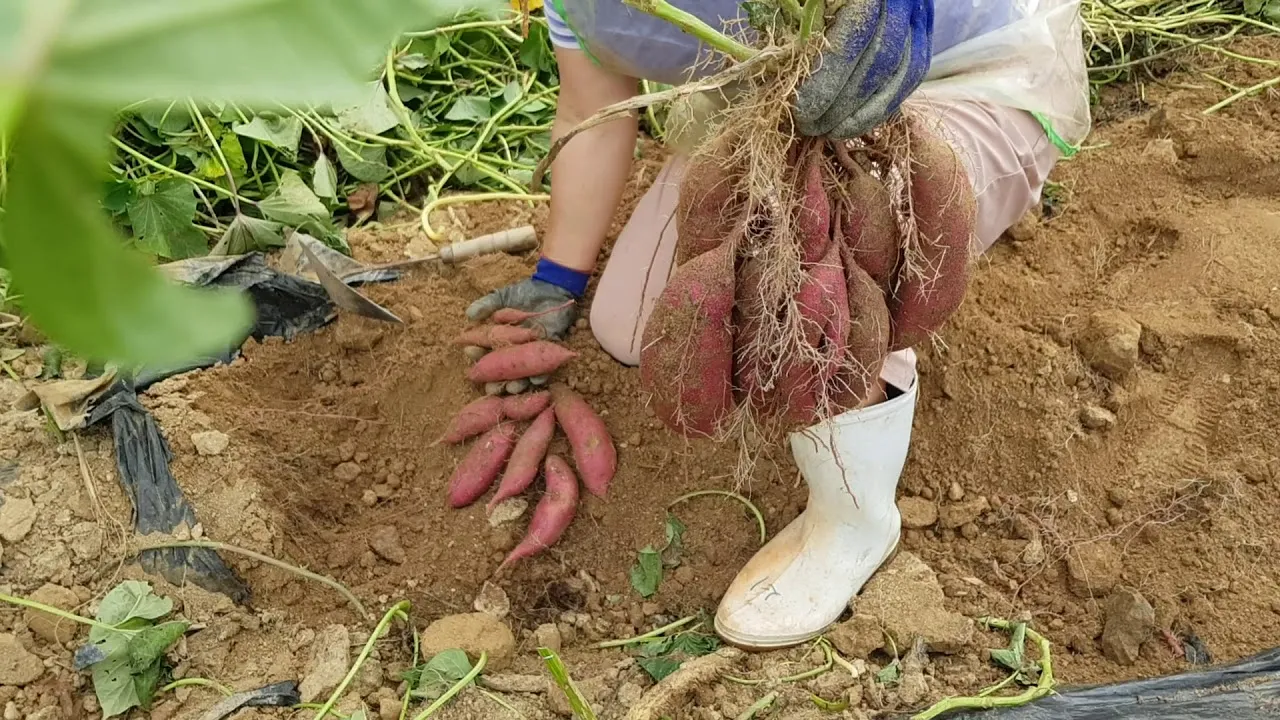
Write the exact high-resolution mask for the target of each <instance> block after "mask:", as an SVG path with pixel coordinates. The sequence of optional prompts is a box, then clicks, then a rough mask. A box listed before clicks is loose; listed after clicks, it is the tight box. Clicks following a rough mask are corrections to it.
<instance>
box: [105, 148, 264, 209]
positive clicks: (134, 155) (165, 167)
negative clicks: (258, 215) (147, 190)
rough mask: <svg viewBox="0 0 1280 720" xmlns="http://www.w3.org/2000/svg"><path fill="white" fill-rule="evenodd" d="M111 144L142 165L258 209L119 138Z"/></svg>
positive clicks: (250, 201)
mask: <svg viewBox="0 0 1280 720" xmlns="http://www.w3.org/2000/svg"><path fill="white" fill-rule="evenodd" d="M111 143H112V144H113V145H115V146H116V147H117V148H119V149H121V150H123V151H124V152H125V153H127V154H128V155H129V156H130V157H132V158H133V159H135V160H137V161H138V162H140V163H142V164H143V165H146V166H148V167H150V168H153V169H155V170H159V171H160V172H162V173H166V174H169V175H173V176H174V177H179V178H182V179H184V180H187V181H190V182H192V183H194V184H196V185H199V186H200V187H202V188H205V189H206V190H211V191H213V192H216V193H218V194H219V195H222V196H224V197H229V198H235V199H237V200H239V201H241V202H245V203H248V204H250V205H253V206H254V207H257V205H258V203H256V202H254V201H253V200H250V199H249V198H247V197H243V196H240V195H237V194H236V193H233V192H231V191H230V190H228V189H226V188H224V187H222V186H221V185H215V184H213V183H211V182H208V181H207V180H202V179H200V178H198V177H195V176H193V175H188V174H186V173H184V172H182V171H181V170H175V169H174V168H171V167H169V166H168V165H164V164H162V163H158V162H156V161H155V160H152V159H151V158H149V157H147V156H146V155H143V154H142V153H140V152H138V151H137V150H134V149H133V148H131V147H129V146H128V145H126V144H125V143H123V142H121V141H120V140H119V138H114V137H113V138H111Z"/></svg>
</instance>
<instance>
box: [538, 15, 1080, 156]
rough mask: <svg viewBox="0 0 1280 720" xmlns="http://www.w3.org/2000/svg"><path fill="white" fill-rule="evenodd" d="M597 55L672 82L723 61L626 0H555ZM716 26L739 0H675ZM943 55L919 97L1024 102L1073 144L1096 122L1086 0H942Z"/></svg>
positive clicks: (938, 22)
mask: <svg viewBox="0 0 1280 720" xmlns="http://www.w3.org/2000/svg"><path fill="white" fill-rule="evenodd" d="M550 1H551V2H552V3H553V5H554V6H555V9H556V11H557V12H558V13H559V14H560V16H561V17H563V18H564V19H565V22H566V23H567V24H568V25H569V28H570V29H571V30H572V31H573V33H574V35H575V36H576V37H577V39H578V42H579V43H580V44H581V46H582V48H583V49H584V50H585V51H586V52H587V54H588V55H590V56H591V57H592V58H593V59H594V60H595V61H596V62H598V63H599V64H601V65H603V66H604V67H607V68H609V69H611V70H613V71H615V72H619V73H622V74H624V75H628V76H631V77H637V78H644V79H647V80H653V81H657V82H663V83H668V84H679V83H682V82H687V81H688V80H690V79H692V78H696V77H698V76H700V75H705V74H707V72H709V71H712V70H714V69H715V68H716V67H717V61H716V58H715V56H714V54H713V53H712V51H710V49H709V48H707V47H706V46H705V45H703V44H702V43H701V42H699V41H698V40H697V39H695V38H693V37H692V36H690V35H686V34H685V33H683V32H681V31H680V30H679V29H677V28H676V27H675V26H673V25H671V24H669V23H667V22H666V21H663V20H659V19H657V18H655V17H652V16H650V15H647V14H645V13H643V12H640V11H639V10H635V9H633V8H630V7H628V6H626V5H624V4H623V3H622V0H550ZM670 2H671V4H673V5H675V6H676V7H678V8H680V9H682V10H685V11H687V12H690V13H692V14H693V15H695V16H697V17H698V18H699V19H701V20H702V21H703V22H706V23H707V24H709V25H711V26H712V27H717V28H722V27H735V23H736V27H745V20H744V19H743V18H744V15H743V12H742V10H741V6H740V2H739V0H670ZM933 32H934V34H933V53H934V55H933V61H932V64H931V67H930V71H929V74H928V75H927V76H926V77H925V81H924V83H923V84H922V85H921V86H920V88H919V89H918V90H917V91H916V93H915V94H914V95H913V96H912V97H913V98H924V99H936V100H951V101H954V100H970V101H976V102H987V103H992V104H996V105H1002V106H1006V107H1014V108H1018V109H1022V110H1026V111H1027V112H1030V113H1032V114H1033V115H1035V116H1036V118H1037V119H1039V120H1040V123H1041V125H1042V126H1044V128H1045V131H1046V132H1047V133H1048V134H1049V137H1050V139H1051V140H1053V142H1054V144H1056V145H1058V147H1059V149H1060V150H1062V151H1063V153H1064V154H1068V155H1069V154H1071V152H1073V151H1072V146H1073V145H1075V144H1078V143H1079V142H1080V141H1081V140H1083V139H1084V137H1085V135H1087V134H1088V132H1089V120H1090V118H1089V89H1088V76H1087V74H1086V69H1085V56H1084V45H1083V43H1082V41H1081V37H1082V34H1081V33H1082V27H1081V23H1080V0H935V7H934V31H933Z"/></svg>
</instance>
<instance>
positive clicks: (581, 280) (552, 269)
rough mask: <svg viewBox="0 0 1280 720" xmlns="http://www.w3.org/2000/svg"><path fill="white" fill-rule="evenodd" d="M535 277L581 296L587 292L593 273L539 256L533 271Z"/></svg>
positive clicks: (573, 294) (571, 293)
mask: <svg viewBox="0 0 1280 720" xmlns="http://www.w3.org/2000/svg"><path fill="white" fill-rule="evenodd" d="M533 279H534V280H538V281H541V282H544V283H547V284H550V285H555V286H556V287H558V288H560V289H561V290H564V291H565V292H567V293H569V294H570V295H572V296H574V297H575V298H581V297H582V296H583V295H584V294H586V292H587V283H588V282H590V281H591V273H585V272H582V271H581V270H574V269H573V268H569V267H565V266H564V265H561V264H559V263H557V262H554V261H552V260H548V259H547V258H538V266H537V268H536V269H535V270H534V271H533Z"/></svg>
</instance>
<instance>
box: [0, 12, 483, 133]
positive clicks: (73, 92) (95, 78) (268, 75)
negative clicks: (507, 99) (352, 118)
mask: <svg viewBox="0 0 1280 720" xmlns="http://www.w3.org/2000/svg"><path fill="white" fill-rule="evenodd" d="M3 4H4V5H12V3H11V2H6V3H3ZM482 4H488V3H483V2H465V3H464V2H463V1H462V0H364V2H359V3H352V2H350V0H182V2H173V0H79V2H75V1H74V0H26V6H27V11H28V13H29V14H30V15H29V16H28V18H27V22H26V23H22V26H23V28H24V30H26V29H28V28H29V31H28V32H26V33H24V34H22V35H18V34H14V35H13V40H14V41H15V42H16V40H17V39H18V38H19V37H21V38H22V40H23V44H22V46H21V48H20V50H19V51H18V52H15V53H14V57H13V67H12V68H9V67H5V68H0V76H5V77H6V78H12V79H14V80H16V81H17V82H18V83H19V84H25V85H27V86H28V87H31V86H34V85H37V84H38V85H39V87H40V90H41V91H42V92H44V93H47V94H48V95H50V96H53V97H58V98H61V99H65V100H75V101H77V102H87V103H92V104H95V105H99V106H114V107H123V106H125V105H128V104H130V103H133V102H137V101H138V100H141V99H144V98H183V97H188V96H190V97H195V98H196V99H197V100H206V99H208V100H235V101H237V102H239V103H241V104H244V105H247V106H254V107H261V108H270V107H275V106H276V104H277V103H280V104H284V105H301V104H310V103H316V104H319V103H334V104H335V105H337V106H339V107H341V106H343V105H349V104H354V103H357V102H360V101H361V99H362V95H363V93H364V90H365V83H366V82H367V81H368V75H369V71H370V69H371V68H373V67H374V66H375V65H377V63H378V61H379V60H380V59H381V58H382V56H383V55H384V53H385V52H386V46H387V43H388V42H390V41H391V39H392V38H393V37H394V36H395V34H396V32H397V31H398V30H401V29H403V28H405V27H410V26H413V27H426V26H430V25H434V24H436V23H438V22H439V21H441V20H443V19H446V18H448V17H450V16H451V15H452V14H454V13H455V12H456V11H458V10H459V9H461V8H462V7H464V6H472V7H475V6H478V5H482ZM43 23H51V24H52V27H49V28H48V30H47V34H45V35H41V34H39V33H36V32H35V31H36V29H37V28H39V29H45V27H44V26H43ZM5 39H7V36H6V35H0V40H5ZM46 54H47V55H48V59H47V62H46V63H43V64H42V63H40V62H31V63H30V64H27V63H28V62H29V61H31V60H35V59H43V57H44V56H45V55H46ZM5 56H6V53H5V52H4V48H0V58H3V57H5ZM41 68H43V70H44V75H43V77H41V78H39V79H38V83H37V82H36V80H37V79H36V78H32V77H30V75H29V73H31V72H39V71H40V69H41ZM11 70H14V71H15V72H13V73H12V74H11V73H10V71H11Z"/></svg>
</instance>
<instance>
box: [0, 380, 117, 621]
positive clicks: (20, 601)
mask: <svg viewBox="0 0 1280 720" xmlns="http://www.w3.org/2000/svg"><path fill="white" fill-rule="evenodd" d="M14 379H15V380H17V378H16V377H15V378H14ZM19 382H21V381H19ZM0 602H7V603H9V604H10V605H17V606H19V607H25V608H31V609H32V610H39V611H40V612H45V613H49V614H50V615H53V616H55V617H60V618H62V619H63V620H70V621H72V622H78V623H80V624H81V625H88V626H89V627H95V628H98V629H99V630H107V631H109V632H118V633H129V632H130V631H128V630H121V629H120V628H117V627H114V626H112V625H108V624H106V623H104V622H99V621H97V620H91V619H89V618H87V617H81V616H79V615H76V614H75V613H72V612H67V611H66V610H62V609H60V608H56V607H53V606H51V605H45V604H44V603H41V602H36V601H35V600H28V599H26V598H22V597H16V596H13V595H5V594H4V593H0Z"/></svg>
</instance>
